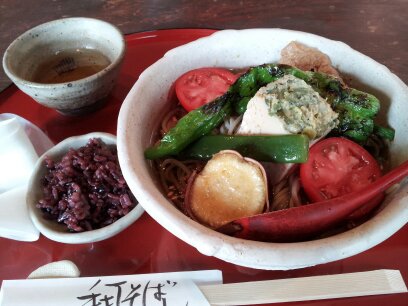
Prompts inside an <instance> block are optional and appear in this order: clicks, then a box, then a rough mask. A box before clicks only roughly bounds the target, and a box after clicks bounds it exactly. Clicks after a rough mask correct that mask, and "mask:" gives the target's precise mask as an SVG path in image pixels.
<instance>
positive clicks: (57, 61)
mask: <svg viewBox="0 0 408 306" xmlns="http://www.w3.org/2000/svg"><path fill="white" fill-rule="evenodd" d="M110 63H111V62H110V60H109V58H107V57H106V56H105V55H104V54H102V53H101V52H99V51H97V50H95V49H85V48H84V49H69V50H63V51H59V52H57V53H55V55H53V56H51V57H49V58H48V59H47V60H46V61H44V62H43V63H41V64H40V65H39V66H38V68H37V70H36V71H35V73H34V74H33V77H32V81H33V82H37V83H45V84H55V83H65V82H71V81H75V80H79V79H83V78H86V77H88V76H91V75H93V74H95V73H97V72H99V71H101V70H102V69H104V68H106V67H107V66H108V65H109V64H110Z"/></svg>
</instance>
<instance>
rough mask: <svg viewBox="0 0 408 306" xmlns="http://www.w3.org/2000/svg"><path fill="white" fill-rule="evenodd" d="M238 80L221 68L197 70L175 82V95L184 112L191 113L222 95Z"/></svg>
mask: <svg viewBox="0 0 408 306" xmlns="http://www.w3.org/2000/svg"><path fill="white" fill-rule="evenodd" d="M237 78H238V76H237V75H235V74H233V73H232V72H231V71H229V70H227V69H223V68H199V69H194V70H191V71H188V72H186V73H185V74H183V75H182V76H181V77H179V78H178V79H177V80H176V83H175V89H176V95H177V98H178V99H179V101H180V103H181V105H182V106H183V107H184V108H185V110H186V111H192V110H193V109H196V108H198V107H200V106H202V105H204V104H206V103H208V102H211V101H212V100H214V99H215V98H217V97H219V96H221V95H223V94H224V93H225V92H226V91H227V90H228V88H229V87H230V86H231V85H232V84H233V83H234V82H235V80H236V79H237Z"/></svg>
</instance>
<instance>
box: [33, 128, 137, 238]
mask: <svg viewBox="0 0 408 306" xmlns="http://www.w3.org/2000/svg"><path fill="white" fill-rule="evenodd" d="M91 138H100V139H101V140H102V141H103V142H104V143H106V144H107V145H113V146H114V145H116V137H115V136H114V135H111V134H107V133H90V134H85V135H81V136H74V137H70V138H67V139H65V140H63V141H62V142H60V143H58V144H57V145H55V146H54V147H52V148H51V149H49V150H48V151H47V152H45V153H44V154H43V155H42V156H41V157H40V158H39V159H38V161H37V163H36V165H35V167H34V170H33V173H32V175H31V177H30V181H29V183H28V192H27V197H26V202H27V206H28V212H29V215H30V218H31V220H32V221H33V223H34V226H35V227H36V228H37V229H38V230H39V231H40V232H41V234H43V235H44V236H46V237H48V238H49V239H51V240H54V241H58V242H63V243H72V244H76V243H90V242H96V241H100V240H104V239H107V238H110V237H112V236H114V235H116V234H117V233H119V232H121V231H122V230H124V229H125V228H127V227H128V226H130V225H131V224H132V223H133V222H135V221H136V220H137V219H138V218H139V217H140V216H141V215H142V213H143V212H144V210H143V208H142V206H141V205H139V204H137V205H136V207H134V208H133V209H132V210H131V211H130V212H129V213H128V214H127V215H126V216H123V217H122V218H120V219H118V220H117V221H115V222H114V223H112V224H110V225H108V226H105V227H103V228H100V229H96V230H91V231H86V232H80V233H70V232H68V231H67V227H66V226H65V225H62V224H58V223H57V222H55V221H53V220H47V219H45V218H44V216H43V213H42V212H41V210H40V209H38V208H37V207H35V205H36V203H37V202H38V200H40V199H41V197H42V188H41V178H42V177H43V176H44V174H45V172H46V168H45V165H44V160H45V157H46V156H49V157H50V158H52V159H53V160H55V161H57V160H60V158H62V156H63V155H65V154H66V153H67V152H68V150H69V149H70V148H74V149H78V148H80V147H82V146H84V145H86V143H87V142H88V140H89V139H91Z"/></svg>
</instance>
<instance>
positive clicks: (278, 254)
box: [117, 29, 408, 270]
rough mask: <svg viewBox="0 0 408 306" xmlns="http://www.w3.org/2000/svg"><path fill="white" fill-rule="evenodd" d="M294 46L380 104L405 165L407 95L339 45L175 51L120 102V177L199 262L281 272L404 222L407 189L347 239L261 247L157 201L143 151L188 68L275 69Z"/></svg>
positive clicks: (266, 35) (239, 33)
mask: <svg viewBox="0 0 408 306" xmlns="http://www.w3.org/2000/svg"><path fill="white" fill-rule="evenodd" d="M293 40H296V41H299V42H302V43H304V44H307V45H309V46H312V47H316V48H318V49H320V50H321V51H323V52H324V53H326V54H328V55H329V56H330V58H331V60H332V62H333V64H334V65H335V66H337V67H338V69H339V70H340V71H341V72H342V73H343V74H345V75H346V76H348V77H351V78H352V80H353V83H352V84H353V87H356V88H360V89H362V90H365V91H368V92H370V93H373V94H375V95H376V96H378V97H379V98H380V99H381V100H382V110H381V114H380V116H381V117H382V119H383V120H385V121H387V122H389V124H390V125H391V126H392V127H394V128H395V129H396V138H395V141H394V142H393V143H392V145H391V154H392V160H391V162H392V165H393V166H396V165H398V164H400V163H401V162H402V161H404V160H406V159H408V137H406V135H408V124H407V122H408V120H407V119H408V118H407V115H406V114H408V103H406V102H407V101H408V88H407V86H406V85H405V84H404V83H403V82H402V81H401V80H400V79H399V78H398V77H396V76H395V75H394V74H392V73H391V72H390V71H389V70H388V69H387V68H386V67H384V66H383V65H381V64H379V63H377V62H375V61H374V60H372V59H370V58H368V57H367V56H365V55H363V54H361V53H359V52H357V51H355V50H353V49H351V48H350V47H349V46H347V45H345V44H344V43H341V42H337V41H332V40H329V39H326V38H323V37H319V36H316V35H312V34H308V33H303V32H296V31H288V30H282V29H248V30H225V31H220V32H217V33H215V34H213V35H211V36H210V37H207V38H202V39H199V40H197V41H194V42H192V43H189V44H186V45H184V46H181V47H179V48H176V49H173V50H171V51H169V52H168V53H166V54H165V56H164V57H163V58H162V59H160V60H159V61H157V62H156V63H155V64H153V65H152V66H151V67H149V68H148V69H146V70H145V71H144V72H143V73H142V75H141V76H140V77H139V80H138V81H137V82H136V84H135V85H134V86H133V88H132V90H131V91H130V93H129V94H128V96H127V97H126V100H125V101H124V103H123V105H122V108H121V111H120V114H119V121H118V133H117V135H118V154H119V162H120V164H121V167H122V171H123V174H124V176H125V178H126V180H127V182H128V184H129V186H130V188H131V190H132V191H133V193H134V194H135V196H136V197H137V198H138V200H139V201H140V203H142V205H143V207H144V208H145V209H146V211H147V212H148V213H149V214H150V215H151V216H152V217H153V218H155V219H156V220H157V221H158V222H159V223H160V224H161V225H162V226H163V227H165V228H166V229H167V230H169V231H170V232H172V233H173V234H174V235H176V236H177V237H179V238H180V239H182V240H184V241H185V242H187V243H189V244H190V245H192V246H194V247H195V248H197V249H198V250H199V251H200V252H202V253H203V254H206V255H209V256H215V257H217V258H220V259H222V260H225V261H227V262H231V263H234V264H237V265H242V266H247V267H252V268H259V269H269V270H286V269H296V268H301V267H306V266H313V265H317V264H322V263H327V262H331V261H335V260H339V259H342V258H346V257H349V256H352V255H355V254H357V253H360V252H362V251H364V250H367V249H369V248H371V247H373V246H375V245H376V244H378V243H380V242H382V241H384V240H385V239H387V238H388V237H390V236H391V235H392V234H394V233H395V232H396V231H398V230H399V229H400V228H401V227H402V226H404V225H405V224H406V223H407V221H408V209H407V205H408V196H407V194H408V193H407V190H408V186H407V184H401V187H400V188H399V189H398V190H396V191H395V192H394V193H392V194H390V195H388V197H387V199H386V200H385V202H384V206H385V207H384V209H383V210H382V211H381V212H380V213H379V214H377V215H376V216H375V217H373V218H372V219H370V220H369V221H367V222H365V223H364V224H362V225H361V226H358V227H356V228H354V229H352V230H349V231H347V232H344V233H341V234H338V235H335V236H331V237H329V238H325V239H319V240H313V241H306V242H299V243H266V242H255V241H247V240H242V239H237V238H232V237H229V236H226V235H223V234H220V233H218V232H215V231H213V230H211V229H209V228H206V227H204V226H202V225H200V224H199V223H197V222H195V221H193V220H191V219H189V218H188V217H186V216H185V215H183V214H182V213H181V212H180V211H178V210H177V209H176V208H175V207H174V206H173V205H172V204H171V203H170V202H169V201H168V200H167V199H166V198H165V197H164V196H163V194H162V192H161V191H160V189H159V188H158V185H157V184H156V180H155V179H154V177H153V176H152V171H151V168H150V167H149V164H148V162H147V161H146V160H145V159H144V156H143V151H144V149H145V148H146V147H148V146H149V144H150V141H151V136H152V132H153V130H154V129H156V128H157V126H158V121H159V120H158V119H157V118H158V117H159V116H160V114H161V110H163V109H164V108H165V107H166V103H167V102H168V101H167V97H168V92H169V89H170V87H171V85H172V84H173V82H174V81H175V80H176V79H177V77H178V76H180V75H181V74H183V73H184V72H186V71H188V70H191V69H193V68H198V67H205V66H219V67H228V68H239V67H247V66H252V65H259V64H263V63H272V62H277V61H278V60H279V58H280V51H281V49H282V48H283V47H284V46H286V45H287V44H288V43H289V42H291V41H293Z"/></svg>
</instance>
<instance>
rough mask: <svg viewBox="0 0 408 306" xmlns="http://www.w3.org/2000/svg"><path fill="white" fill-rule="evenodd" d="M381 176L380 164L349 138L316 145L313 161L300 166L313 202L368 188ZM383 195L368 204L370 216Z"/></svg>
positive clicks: (310, 157)
mask: <svg viewBox="0 0 408 306" xmlns="http://www.w3.org/2000/svg"><path fill="white" fill-rule="evenodd" d="M380 176H381V170H380V167H379V165H378V163H377V161H376V160H375V159H374V157H372V156H371V155H370V153H368V152H367V151H366V150H365V149H364V148H363V147H361V146H360V145H358V144H357V143H355V142H353V141H351V140H348V139H346V138H340V137H333V138H327V139H324V140H322V141H320V142H318V143H316V144H314V145H313V146H312V147H311V148H310V151H309V159H308V161H307V162H306V163H304V164H302V165H301V166H300V180H301V184H302V186H303V189H304V191H305V193H306V195H307V196H308V198H309V200H311V201H312V202H318V201H322V200H326V199H331V198H335V197H339V196H341V195H344V194H347V193H349V192H353V191H358V190H362V189H364V187H365V186H367V185H369V184H370V183H372V182H374V181H375V180H376V179H377V178H379V177H380ZM381 199H382V195H380V196H378V197H376V198H374V199H372V200H370V202H369V203H367V204H365V206H366V207H365V209H364V210H362V211H361V212H360V213H359V217H360V215H362V214H365V213H367V212H368V211H369V210H371V209H372V208H374V207H375V206H376V205H377V204H378V203H379V202H380V201H381Z"/></svg>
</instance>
